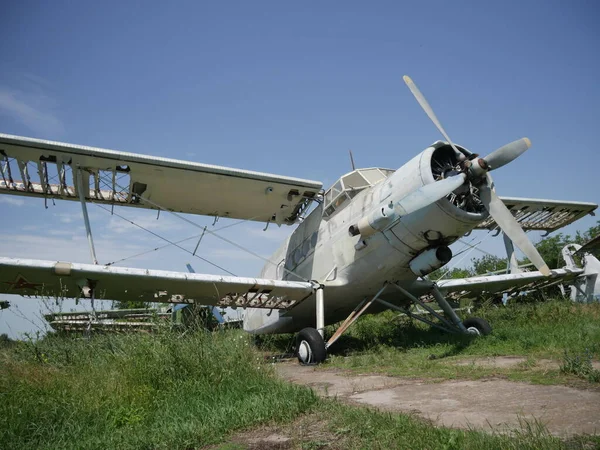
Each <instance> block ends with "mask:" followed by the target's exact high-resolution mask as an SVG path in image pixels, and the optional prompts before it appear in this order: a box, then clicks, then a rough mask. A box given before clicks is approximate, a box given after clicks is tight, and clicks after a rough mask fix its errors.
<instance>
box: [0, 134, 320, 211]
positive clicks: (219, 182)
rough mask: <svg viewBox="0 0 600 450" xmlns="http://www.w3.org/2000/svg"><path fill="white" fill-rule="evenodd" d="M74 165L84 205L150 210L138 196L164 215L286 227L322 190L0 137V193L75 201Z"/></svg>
mask: <svg viewBox="0 0 600 450" xmlns="http://www.w3.org/2000/svg"><path fill="white" fill-rule="evenodd" d="M77 167H81V169H82V170H83V171H84V172H85V176H84V180H83V186H84V187H83V189H84V190H85V193H84V195H85V197H86V198H87V199H88V200H89V201H92V202H99V203H108V204H120V205H127V206H136V207H140V208H147V209H156V208H155V207H154V206H152V205H151V204H144V203H143V202H140V201H139V199H138V198H137V197H136V194H137V195H141V194H144V196H145V197H146V198H151V199H152V200H153V201H154V202H156V203H157V204H160V205H163V206H165V207H166V208H168V209H170V210H172V211H177V212H183V213H190V214H202V215H214V216H219V217H230V218H238V219H248V220H257V221H265V222H266V221H269V220H272V221H275V222H277V223H294V222H295V221H296V220H297V218H298V217H299V215H300V214H301V213H302V212H304V211H305V210H306V208H307V207H308V205H309V204H310V202H311V201H312V199H313V198H314V197H315V196H316V195H317V194H318V193H319V192H320V190H321V187H322V184H321V183H320V182H317V181H310V180H303V179H300V178H293V177H283V176H278V175H271V174H266V173H260V172H252V171H248V170H241V169H232V168H228V167H220V166H213V165H207V164H200V163H194V162H188V161H179V160H175V159H168V158H161V157H158V156H148V155H138V154H134V153H125V152H119V151H115V150H106V149H101V148H94V147H87V146H82V145H73V144H66V143H62V142H53V141H45V140H40V139H31V138H26V137H21V136H12V135H8V134H0V193H4V194H17V195H27V196H33V197H42V198H59V199H64V200H77V199H78V186H77V182H76V180H74V179H73V175H74V173H75V171H76V170H77ZM28 168H32V170H29V169H28ZM16 177H19V178H20V179H18V178H16Z"/></svg>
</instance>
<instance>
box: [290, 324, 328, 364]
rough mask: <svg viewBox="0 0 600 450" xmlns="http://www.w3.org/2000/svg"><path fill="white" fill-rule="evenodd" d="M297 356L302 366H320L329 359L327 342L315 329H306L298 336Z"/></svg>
mask: <svg viewBox="0 0 600 450" xmlns="http://www.w3.org/2000/svg"><path fill="white" fill-rule="evenodd" d="M296 355H297V356H298V361H300V364H307V365H309V364H319V363H322V362H323V361H325V359H326V358H327V349H326V348H325V341H324V340H323V338H322V337H321V334H320V333H319V332H318V331H317V330H315V329H314V328H304V329H303V330H302V331H300V333H298V336H296Z"/></svg>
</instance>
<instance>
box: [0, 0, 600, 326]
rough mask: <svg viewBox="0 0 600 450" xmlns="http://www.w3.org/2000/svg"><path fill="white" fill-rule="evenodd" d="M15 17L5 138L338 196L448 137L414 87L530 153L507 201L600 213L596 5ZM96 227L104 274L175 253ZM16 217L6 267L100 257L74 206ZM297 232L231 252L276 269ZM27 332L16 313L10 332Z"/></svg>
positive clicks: (8, 230)
mask: <svg viewBox="0 0 600 450" xmlns="http://www.w3.org/2000/svg"><path fill="white" fill-rule="evenodd" d="M125 3H127V4H125ZM0 18H1V19H0V25H1V27H0V55H2V70H1V71H0V132H4V133H11V134H17V135H24V136H31V137H39V138H46V139H53V140H59V141H66V142H73V143H79V144H87V145H93V146H98V147H105V148H113V149H118V150H124V151H131V152H139V153H148V154H153V155H164V156H168V157H173V158H180V159H190V160H193V161H199V162H204V163H212V164H219V165H226V166H233V167H241V168H246V169H252V170H259V171H263V172H271V173H277V174H282V175H291V176H297V177H301V178H308V179H315V180H320V181H323V182H324V183H325V184H326V185H329V184H331V183H332V182H333V181H335V179H337V178H338V177H339V176H340V175H341V174H343V173H345V172H347V171H348V170H349V167H350V166H349V161H348V156H347V151H348V149H352V150H353V151H354V155H355V160H356V162H357V164H358V165H359V166H365V167H367V166H368V167H370V166H382V167H391V168H395V167H399V166H401V165H402V164H403V163H404V162H405V161H407V160H408V159H409V158H411V157H412V156H413V155H415V154H416V153H417V152H419V151H421V150H422V149H424V148H425V147H427V146H428V145H429V144H430V143H431V142H433V141H435V140H437V139H440V138H441V137H440V136H439V135H438V133H437V131H436V130H435V128H434V127H433V125H432V124H431V123H430V122H429V120H428V119H427V117H426V116H425V115H424V114H423V112H422V111H421V110H420V108H419V106H418V105H417V103H416V102H415V100H414V98H413V97H412V95H411V94H410V92H409V91H408V89H407V88H406V87H405V86H404V84H403V83H402V75H404V74H409V75H411V76H412V77H413V79H414V80H415V81H416V82H417V84H418V85H419V87H420V88H421V89H422V91H423V92H424V93H425V95H426V96H427V98H428V99H429V101H430V103H431V104H432V106H433V107H434V108H435V110H436V112H437V114H438V117H439V118H440V119H441V121H442V123H443V124H444V126H445V128H446V130H447V131H448V132H449V134H450V136H451V137H452V138H453V139H454V140H455V141H456V142H458V143H460V144H462V145H464V146H466V147H467V148H470V149H471V150H473V151H476V152H478V153H481V154H484V155H485V154H487V153H489V152H490V151H492V150H493V149H495V148H497V147H499V146H500V145H503V144H504V143H507V142H510V141H512V140H514V139H517V138H520V137H522V136H528V137H529V138H530V139H531V140H532V142H533V147H532V148H531V149H530V150H529V151H528V152H527V153H526V154H525V155H523V156H522V157H521V158H519V159H518V160H517V161H515V162H513V163H512V164H510V165H509V166H506V167H504V168H502V169H501V170H498V171H497V172H495V173H494V178H495V181H496V184H497V189H498V193H499V194H500V195H505V196H522V197H537V198H554V199H559V200H582V201H590V202H596V203H598V202H599V201H600V195H599V186H600V183H599V181H598V168H599V166H600V164H599V163H600V156H599V155H600V153H599V151H598V144H597V141H598V139H597V131H596V130H597V129H598V120H599V118H600V114H599V112H600V87H599V83H598V76H599V73H600V57H599V56H598V55H600V31H599V30H598V25H597V24H598V23H599V22H600V6H599V5H598V4H597V3H595V2H592V1H587V2H586V1H575V2H557V1H552V2H542V1H534V2H529V1H518V2H513V1H510V2H474V1H473V2H446V1H440V2H425V1H424V2H369V3H366V2H327V3H325V2H319V3H317V2H314V3H309V2H303V3H299V2H295V3H293V4H292V3H291V2H188V3H184V2H171V4H167V3H165V2H137V3H134V2H108V1H107V2H59V1H55V2H29V1H21V2H3V3H2V5H1V6H0ZM90 212H91V214H92V216H93V218H94V224H95V233H96V234H97V241H98V245H99V247H100V248H99V254H100V258H101V262H107V261H108V260H112V259H116V258H117V257H119V256H128V255H130V254H133V253H136V252H137V251H141V250H143V249H146V248H151V247H155V246H157V245H159V244H160V242H157V241H156V240H155V239H154V238H151V237H148V236H147V235H141V234H140V232H137V231H135V230H133V229H132V228H131V227H128V226H127V225H126V224H125V223H124V222H119V220H118V219H116V218H114V217H113V218H111V217H107V215H106V214H105V213H104V212H103V211H101V210H99V209H97V208H93V209H91V211H90ZM134 213H135V212H134ZM123 214H125V215H127V216H128V217H131V218H137V219H139V220H141V221H144V223H146V224H147V225H148V226H152V227H154V229H155V230H158V231H161V232H164V233H166V234H167V235H169V234H170V235H171V236H178V237H179V236H183V235H193V234H195V233H196V230H194V229H193V228H191V229H190V228H189V227H186V226H185V224H183V225H182V224H180V223H178V222H173V221H171V220H170V219H167V218H164V219H163V218H161V219H160V221H158V222H157V221H155V216H154V215H153V214H150V215H143V214H142V215H139V214H137V213H135V214H132V211H131V210H125V211H124V212H123ZM0 216H2V223H3V230H2V237H1V238H0V255H2V256H27V257H39V258H50V259H67V258H70V259H73V260H78V261H82V262H88V261H89V255H88V253H87V247H86V245H85V240H84V235H83V229H82V226H83V225H82V222H81V220H80V210H79V208H78V205H77V204H71V203H66V202H62V203H57V205H56V206H55V207H53V206H51V207H50V208H49V209H48V210H44V208H43V204H42V202H41V201H40V200H31V199H30V200H20V199H12V200H8V198H1V197H0ZM196 220H197V221H198V223H202V224H204V223H207V222H209V221H208V219H203V218H197V219H196ZM594 223H595V219H594V218H588V219H585V220H583V221H581V222H580V224H579V226H578V227H571V228H569V229H568V230H567V231H570V232H573V230H574V229H577V228H580V229H585V228H587V227H589V226H591V225H592V224H594ZM287 232H289V230H285V229H280V230H278V229H273V230H269V231H268V232H267V233H262V231H261V226H260V225H257V226H251V225H242V226H239V227H234V228H232V229H231V230H230V231H229V234H228V236H230V237H232V238H235V239H236V240H237V241H239V242H243V243H248V242H250V243H249V244H248V245H250V246H253V248H255V249H256V250H259V251H260V252H261V253H262V254H264V255H268V254H270V252H271V251H272V250H274V248H275V247H276V246H277V243H278V241H279V239H280V238H281V237H283V236H284V235H285V233H287ZM193 245H194V244H191V246H192V248H193ZM494 245H495V244H494ZM491 248H495V247H491ZM498 248H501V243H500V244H499V245H498ZM204 251H206V252H207V254H208V253H210V254H211V255H212V257H213V259H215V261H218V262H219V263H222V264H225V265H226V266H227V267H228V268H230V269H231V270H232V271H234V272H236V273H238V274H240V275H254V274H256V273H257V272H258V270H259V268H260V266H261V265H262V264H261V262H260V261H257V260H256V261H255V260H248V259H246V257H245V256H242V255H240V254H238V253H236V251H235V250H234V249H231V248H227V247H223V245H221V244H219V243H218V242H216V241H215V242H211V241H209V240H207V242H206V247H205V249H204ZM157 255H160V256H158V257H157ZM188 260H189V258H187V256H186V255H185V254H180V252H177V251H173V250H169V251H166V252H161V253H159V254H155V255H151V256H149V257H145V258H138V259H135V260H132V261H131V262H130V264H131V265H134V266H135V265H137V266H140V267H156V268H164V269H172V270H184V264H185V262H187V261H188ZM194 265H195V267H196V270H197V271H205V272H210V273H214V270H213V269H212V268H210V267H209V266H205V265H203V264H202V263H201V262H199V261H198V262H197V263H196V262H195V263H194ZM11 300H12V299H11ZM18 304H19V306H20V307H21V308H23V312H29V310H30V309H31V308H33V306H31V305H29V306H27V305H25V303H24V302H18ZM22 305H25V306H22ZM27 327H30V326H29V325H27V324H25V322H24V321H23V319H22V318H18V317H16V316H15V313H12V312H7V311H4V312H0V332H6V331H7V330H8V331H9V332H10V333H11V334H13V335H14V334H16V333H17V332H18V331H22V330H24V329H27Z"/></svg>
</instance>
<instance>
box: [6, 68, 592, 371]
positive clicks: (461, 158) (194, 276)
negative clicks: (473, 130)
mask: <svg viewBox="0 0 600 450" xmlns="http://www.w3.org/2000/svg"><path fill="white" fill-rule="evenodd" d="M404 81H405V82H406V84H407V86H408V87H409V89H410V90H411V92H412V93H413V95H414V96H415V98H416V99H417V101H418V102H419V104H420V105H421V107H422V108H423V109H424V111H425V112H426V114H427V115H428V116H429V117H430V119H431V120H432V121H433V123H434V124H435V126H436V127H437V128H438V130H439V131H440V132H441V134H442V135H443V136H444V138H445V140H444V141H437V142H434V143H433V144H432V145H430V146H429V147H427V148H426V149H425V150H423V151H422V152H420V153H419V154H417V155H416V156H415V157H414V158H412V159H411V160H410V161H408V162H407V163H406V164H404V165H403V166H402V167H400V168H399V169H396V170H392V169H384V168H378V167H372V168H366V169H355V170H352V171H351V172H349V173H347V174H345V175H343V176H342V177H341V178H340V179H339V180H337V181H336V182H335V183H334V184H333V186H331V187H330V188H329V189H327V190H323V189H322V187H323V186H322V183H320V182H317V181H310V180H304V179H299V178H291V177H284V176H278V175H272V174H266V173H258V172H251V171H246V170H240V169H232V168H227V167H219V166H212V165H205V164H199V163H195V162H188V161H179V160H174V159H168V158H161V157H151V156H145V155H140V154H132V153H125V152H120V151H114V150H105V149H100V148H94V147H87V146H81V145H72V144H65V143H60V142H52V141H45V140H39V139H31V138H26V137H19V136H11V135H5V134H2V135H0V175H1V177H0V193H2V194H10V195H22V196H32V197H38V198H44V199H61V200H71V201H76V202H79V203H80V204H81V207H82V211H83V218H84V222H85V225H86V232H87V236H88V243H89V248H90V253H91V259H92V263H91V264H81V263H74V262H68V261H60V260H56V261H42V260H32V259H19V258H11V257H8V256H3V257H0V274H1V277H0V292H3V293H9V294H21V295H25V296H56V297H60V298H89V299H94V298H96V299H112V300H120V301H144V302H166V303H199V304H202V305H214V306H222V307H241V308H245V309H246V314H245V317H244V324H243V327H244V329H245V330H246V331H248V332H250V333H256V334H267V333H291V332H297V333H298V334H297V340H296V343H297V346H296V347H297V349H296V351H297V356H298V359H299V360H300V362H302V363H319V362H322V361H324V360H325V359H326V357H327V349H328V348H329V347H330V346H331V345H333V343H334V342H335V341H336V340H337V339H338V338H339V337H340V336H341V335H342V334H343V333H344V332H345V330H346V329H348V327H349V326H350V325H351V324H352V323H353V322H354V321H355V320H357V319H358V318H359V317H360V316H361V315H362V314H363V313H365V312H367V313H375V312H378V311H382V310H385V309H394V310H397V311H400V312H403V313H406V314H408V315H409V316H411V317H413V318H415V319H417V320H421V321H423V322H425V323H427V324H429V325H431V326H435V327H439V328H442V329H444V330H446V331H449V332H457V333H472V334H487V333H489V332H490V331H491V327H490V325H489V324H488V323H487V322H486V321H485V320H483V319H481V318H468V319H466V320H462V319H461V318H460V317H459V315H458V314H457V312H456V311H455V308H454V307H453V304H452V302H451V300H456V299H457V298H462V297H473V296H477V295H480V294H482V293H486V294H487V295H490V296H501V295H517V294H518V293H519V292H522V291H527V290H532V289H539V288H542V287H546V286H551V285H555V284H561V285H569V286H571V294H572V298H573V299H574V300H578V301H592V300H594V299H595V297H596V296H597V295H598V294H599V293H600V280H599V277H598V273H600V263H599V262H598V260H597V259H596V258H595V257H594V256H593V255H592V254H591V252H589V251H587V250H586V249H585V248H583V249H582V248H580V247H577V246H575V247H569V248H566V249H565V250H564V252H563V254H564V257H565V261H566V266H565V267H564V268H561V269H553V270H551V269H549V267H548V266H547V265H546V263H545V262H544V260H543V259H542V257H541V256H540V254H539V253H538V251H537V250H536V248H535V247H534V246H533V244H532V243H531V242H530V241H529V239H528V237H527V236H526V234H525V231H528V230H544V231H546V232H552V231H555V230H557V229H560V228H561V227H564V226H566V225H568V224H570V223H572V222H574V221H575V220H577V219H579V218H581V217H583V216H585V215H587V214H592V213H593V212H594V210H595V209H596V208H597V205H596V204H593V203H582V202H568V201H554V200H536V199H527V198H507V197H500V196H498V195H497V194H496V187H495V184H494V181H493V179H492V177H491V175H490V173H491V172H492V171H494V170H496V169H500V168H502V167H503V166H505V165H507V164H509V163H510V162H511V161H513V160H514V159H516V158H517V157H519V156H520V155H521V154H522V153H523V152H525V151H526V150H528V149H529V147H530V145H531V143H530V141H529V139H527V138H522V139H519V140H516V141H514V142H511V143H509V144H507V145H505V146H503V147H501V148H499V149H497V150H495V151H493V152H492V153H490V154H488V155H487V156H485V157H480V156H479V155H478V154H476V153H473V152H471V151H470V150H468V149H467V148H465V147H463V146H460V145H457V144H454V143H453V142H452V141H451V140H450V138H449V136H448V135H447V133H446V132H445V130H444V129H443V128H442V126H441V123H440V122H439V120H438V119H437V117H436V116H435V113H434V112H433V110H432V108H431V107H430V105H429V104H428V102H427V100H426V99H425V97H424V96H423V94H422V93H421V92H420V91H419V89H418V88H417V86H416V85H415V84H414V82H413V81H412V80H411V79H410V78H409V77H404ZM123 176H125V178H126V180H127V182H126V183H122V182H120V181H118V180H122V179H123ZM190 193H194V194H193V195H190ZM89 202H92V203H99V204H105V205H109V206H110V207H111V208H113V207H115V206H124V207H131V208H145V209H153V210H159V211H165V212H168V213H169V214H172V215H175V216H177V217H179V218H181V219H182V220H184V221H187V222H189V223H192V224H194V222H193V221H191V220H190V219H189V216H187V215H189V214H199V215H208V216H215V217H226V218H238V219H247V220H253V221H261V222H265V223H267V224H268V223H273V224H277V225H279V226H282V225H292V224H296V225H297V226H296V228H295V229H294V230H293V232H292V233H291V235H290V236H289V237H288V238H287V239H285V240H284V242H283V243H282V244H281V246H280V247H279V249H278V250H277V251H276V252H275V253H274V254H273V255H272V256H271V257H270V258H269V259H268V260H266V261H265V266H264V268H263V270H262V272H261V273H260V274H259V276H258V277H257V278H248V277H236V276H228V275H227V276H222V275H210V274H201V273H186V272H174V271H164V270H145V269H137V268H128V267H117V266H114V265H110V266H109V265H102V264H98V261H97V259H96V255H95V250H94V243H93V234H92V228H91V225H90V222H89V218H88V214H87V204H88V203H89ZM478 229H480V230H481V229H486V230H496V231H498V233H500V232H502V233H503V235H504V239H505V244H506V248H507V252H508V254H507V256H508V259H509V261H510V266H509V270H508V273H506V274H499V275H490V276H478V277H472V278H464V279H452V280H442V281H438V282H434V281H431V280H429V279H427V277H426V276H427V275H428V274H430V273H431V272H433V271H434V270H436V269H439V268H441V267H443V266H444V265H446V264H447V263H448V262H450V260H451V259H452V257H453V255H452V250H451V249H450V245H451V244H453V243H454V242H456V241H457V240H459V239H460V238H461V237H462V236H464V235H465V234H468V233H470V232H471V231H472V230H478ZM204 231H205V232H206V233H213V234H215V235H216V236H217V237H219V236H218V234H217V233H216V232H214V231H211V230H209V229H206V228H204ZM514 246H516V247H518V248H519V249H520V250H521V251H522V252H523V254H524V255H525V256H526V257H527V258H528V259H529V261H531V263H532V264H533V265H534V266H535V267H536V268H537V270H535V271H529V272H523V271H522V270H520V269H519V267H518V266H517V264H516V257H515V256H514ZM578 252H579V253H578ZM57 256H58V257H60V255H57ZM577 256H578V257H577ZM432 301H433V302H436V303H437V305H438V306H439V309H435V308H433V307H432ZM413 304H414V305H418V306H419V309H420V310H421V311H424V312H426V313H427V314H423V315H420V314H416V313H415V312H414V310H412V309H411V306H412V305H413ZM340 321H343V322H342V324H341V325H340V326H339V328H338V329H337V331H336V332H335V333H334V334H333V335H332V336H330V337H329V339H328V340H327V341H326V340H325V334H324V328H325V325H326V324H332V323H336V322H340Z"/></svg>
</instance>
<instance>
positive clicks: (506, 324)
mask: <svg viewBox="0 0 600 450" xmlns="http://www.w3.org/2000/svg"><path fill="white" fill-rule="evenodd" d="M472 315H474V316H479V317H483V318H485V319H486V320H488V321H489V322H490V324H491V325H492V327H493V332H492V334H491V335H489V336H485V337H471V336H464V335H453V334H447V333H444V332H442V331H438V330H436V329H430V328H428V327H425V326H422V325H421V324H420V323H418V322H416V321H414V322H413V321H410V320H408V319H406V318H404V317H402V316H398V315H397V314H394V313H392V312H386V313H383V314H379V315H375V316H367V317H364V318H361V319H360V320H359V321H358V322H357V323H356V324H354V325H353V327H352V328H350V330H349V331H348V332H347V334H346V335H345V336H343V337H342V339H340V340H339V341H338V342H337V343H336V344H334V346H333V347H332V348H331V352H330V359H329V362H328V364H327V365H326V366H329V367H331V366H333V367H342V368H348V369H354V370H359V371H374V372H385V373H390V374H393V375H402V376H414V377H429V378H444V379H449V378H450V379H452V378H479V377H485V376H490V375H503V376H506V377H508V378H509V379H513V380H526V381H531V382H536V383H568V382H570V381H572V380H573V379H574V378H575V377H574V376H573V375H578V374H577V373H576V372H574V371H570V372H569V371H565V370H560V369H559V367H558V365H559V363H563V365H564V361H563V360H564V358H565V352H567V354H571V355H587V357H588V358H589V359H590V360H591V359H598V358H599V357H600V304H588V305H581V304H577V305H575V304H573V303H571V302H569V301H562V300H556V301H550V302H546V303H537V304H513V305H509V306H508V307H488V308H482V309H480V310H477V311H473V314H472ZM493 356H523V357H526V358H527V360H526V361H525V363H523V364H519V365H517V366H516V367H511V368H507V369H499V368H493V367H492V368H489V367H488V368H486V367H481V366H480V365H476V364H472V365H470V364H467V365H456V364H454V363H455V362H456V361H457V360H465V359H467V360H468V359H476V358H479V357H493ZM547 359H551V360H555V361H557V363H556V364H555V365H554V367H551V368H548V367H547V364H546V365H545V364H543V363H544V362H547V361H544V360H547ZM590 373H591V374H592V375H591V376H580V378H581V379H585V380H588V381H590V382H594V381H595V378H594V374H595V373H594V372H589V371H588V374H590Z"/></svg>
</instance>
